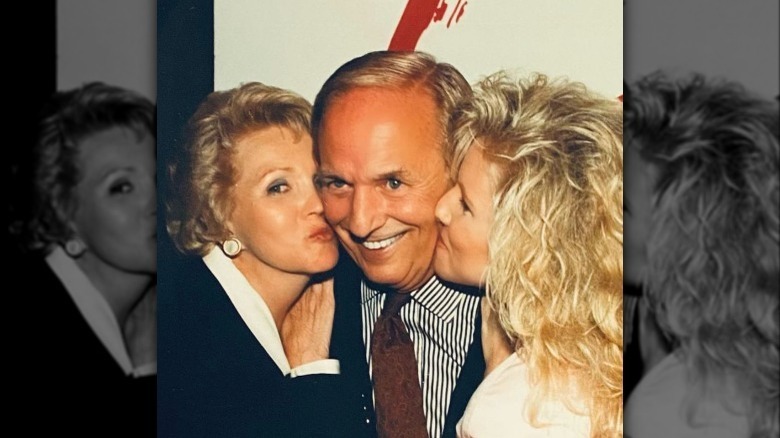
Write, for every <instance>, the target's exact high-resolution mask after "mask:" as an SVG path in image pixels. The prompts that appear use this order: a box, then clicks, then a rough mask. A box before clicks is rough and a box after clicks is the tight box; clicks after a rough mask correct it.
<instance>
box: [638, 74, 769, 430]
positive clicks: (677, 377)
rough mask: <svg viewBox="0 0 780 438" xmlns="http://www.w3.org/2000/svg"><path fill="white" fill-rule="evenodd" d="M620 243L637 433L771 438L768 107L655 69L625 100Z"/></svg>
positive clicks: (733, 88) (714, 84)
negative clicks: (628, 292)
mask: <svg viewBox="0 0 780 438" xmlns="http://www.w3.org/2000/svg"><path fill="white" fill-rule="evenodd" d="M625 111H626V130H627V132H628V135H627V142H626V144H627V145H628V148H627V153H626V169H627V172H626V175H627V176H628V177H627V179H626V208H627V210H626V214H625V216H626V225H627V227H628V228H629V231H630V232H629V233H628V234H627V235H626V248H629V247H631V248H635V251H636V254H632V257H631V258H628V260H629V261H630V262H631V263H634V262H636V263H637V264H638V267H637V268H636V269H628V271H627V272H632V273H633V274H632V276H633V277H634V278H629V275H628V274H627V278H626V280H627V281H633V282H635V283H638V284H641V285H642V290H643V294H644V295H643V297H642V301H640V306H641V307H644V308H646V309H647V312H643V313H644V314H645V315H646V316H645V317H644V318H643V320H642V322H641V323H640V324H639V328H640V333H639V334H640V336H639V342H640V346H642V343H645V344H648V343H650V342H648V341H654V340H655V339H659V338H660V339H662V340H663V341H665V342H664V343H666V344H668V347H669V350H668V351H663V350H661V351H660V354H658V353H656V354H652V355H651V354H649V353H648V352H650V351H651V349H649V348H647V347H645V348H641V350H643V352H644V357H643V359H644V362H645V369H646V373H645V375H644V377H643V378H642V380H641V381H640V382H639V384H638V385H637V387H636V389H635V390H634V391H633V392H632V393H631V397H630V398H629V400H628V403H627V404H626V432H627V434H629V435H631V436H632V437H634V438H637V437H640V438H641V437H651V436H652V437H655V436H686V437H748V436H750V437H770V436H775V437H776V436H778V432H779V431H780V427H779V426H778V414H779V413H780V408H779V404H778V394H779V393H780V379H778V375H780V364H778V358H780V354H779V353H778V351H779V350H778V345H779V344H780V342H779V335H778V333H780V332H779V331H778V310H779V306H778V302H779V300H778V293H777V290H778V283H779V281H778V279H779V278H780V244H779V242H780V238H779V234H778V233H780V220H779V219H778V209H779V205H780V202H779V201H780V179H779V177H778V174H779V173H780V144H779V143H778V110H777V104H776V102H771V101H767V100H764V99H760V98H757V97H754V96H751V95H750V94H749V93H748V92H746V91H745V90H744V89H743V88H742V87H741V86H740V85H738V84H735V83H730V82H725V81H715V80H711V79H706V78H704V77H703V76H700V75H694V76H691V77H688V78H684V79H681V80H672V79H670V78H668V77H667V76H665V75H664V74H662V73H655V74H652V75H649V76H647V77H645V78H642V79H640V80H639V81H638V82H637V83H636V84H634V85H633V86H632V87H631V88H630V89H629V90H628V94H627V99H626V109H625Z"/></svg>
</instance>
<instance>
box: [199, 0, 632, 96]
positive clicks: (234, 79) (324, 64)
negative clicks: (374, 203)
mask: <svg viewBox="0 0 780 438" xmlns="http://www.w3.org/2000/svg"><path fill="white" fill-rule="evenodd" d="M459 3H460V5H461V6H462V5H463V4H464V3H465V8H464V10H463V13H462V15H461V16H460V18H459V19H457V11H459V10H460V8H458V6H459ZM406 4H407V1H406V0H328V1H312V0H274V1H262V2H259V1H253V0H215V1H214V29H215V30H214V33H215V36H214V52H215V73H214V76H215V78H214V85H215V89H217V90H224V89H228V88H232V87H235V86H237V85H239V84H241V83H243V82H249V81H260V82H264V83H267V84H270V85H275V86H279V87H282V88H287V89H291V90H294V91H296V92H298V93H300V94H302V95H303V96H304V97H306V98H307V99H309V100H313V99H314V96H315V95H316V93H317V91H318V90H319V88H320V86H321V85H322V83H323V82H324V81H325V79H327V77H328V76H329V75H330V74H331V73H333V71H334V70H335V69H336V68H337V67H338V66H340V65H341V64H343V63H344V62H346V61H348V60H349V59H352V58H354V57H356V56H359V55H362V54H364V53H366V52H369V51H372V50H380V49H387V48H388V45H389V42H390V39H391V37H392V35H393V32H394V30H395V28H396V25H397V24H398V22H399V19H400V17H401V14H402V12H403V11H404V8H405V6H406ZM443 4H446V5H447V8H446V11H445V12H444V14H443V15H442V18H441V20H440V21H437V22H432V23H430V25H429V26H428V28H427V29H426V30H425V32H424V33H423V34H422V37H421V38H420V40H419V42H418V44H417V47H416V48H417V49H418V50H423V51H426V52H429V53H432V54H433V55H435V56H436V57H437V58H438V59H439V60H440V61H445V62H449V63H451V64H453V65H454V66H455V67H457V68H458V69H459V70H460V71H461V72H462V73H463V74H464V76H465V77H466V79H468V80H469V81H471V82H474V81H476V80H478V79H479V78H480V77H482V76H484V75H487V74H490V73H493V72H495V71H497V70H499V69H511V70H515V71H518V72H519V73H528V72H532V71H539V72H542V73H545V74H548V75H550V76H559V75H566V76H568V77H569V78H570V79H573V80H578V81H582V82H584V83H585V84H586V85H588V86H589V87H591V88H593V89H594V90H596V91H598V92H600V93H602V94H604V95H605V96H608V97H617V96H619V95H620V94H622V92H623V82H622V81H623V3H622V0H577V1H573V0H500V1H498V0H493V1H489V0H469V1H468V2H458V1H457V0H439V5H440V6H441V5H443ZM454 12H455V13H456V16H455V17H452V14H453V13H454ZM451 18H452V19H451ZM448 23H449V27H448V26H447V24H448Z"/></svg>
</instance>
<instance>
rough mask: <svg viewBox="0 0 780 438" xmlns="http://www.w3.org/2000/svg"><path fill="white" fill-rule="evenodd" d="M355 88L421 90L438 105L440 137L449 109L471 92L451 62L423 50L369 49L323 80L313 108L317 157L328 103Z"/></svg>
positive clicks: (440, 137) (441, 137)
mask: <svg viewBox="0 0 780 438" xmlns="http://www.w3.org/2000/svg"><path fill="white" fill-rule="evenodd" d="M357 88H383V89H388V90H399V91H414V90H420V91H423V92H425V93H428V95H430V96H431V98H433V101H434V103H435V105H436V108H437V109H438V125H439V139H440V142H441V143H440V144H439V146H442V145H443V143H444V141H445V139H446V137H447V136H446V132H447V123H448V120H449V116H450V113H451V112H452V110H453V109H454V108H455V105H457V104H458V102H460V101H461V100H462V99H464V98H467V97H470V96H471V87H470V86H469V83H468V81H466V79H465V78H464V77H463V75H462V74H461V73H460V72H459V71H458V70H457V69H456V68H455V67H453V66H452V65H450V64H447V63H443V62H437V61H436V58H434V57H433V56H431V55H429V54H427V53H424V52H391V51H377V52H370V53H367V54H365V55H363V56H360V57H358V58H355V59H353V60H351V61H349V62H347V63H346V64H344V65H342V66H341V67H339V68H338V70H336V71H335V72H334V73H333V74H332V75H331V76H330V77H329V78H328V80H326V81H325V84H323V86H322V88H321V89H320V92H319V93H317V97H316V98H315V99H314V108H313V110H312V123H311V124H312V131H311V132H312V139H313V140H314V148H315V149H314V150H315V155H316V157H317V159H318V160H319V147H318V145H317V143H318V142H317V134H318V133H319V129H320V124H321V123H322V119H323V117H324V115H325V111H326V110H327V108H328V106H329V105H330V104H331V103H332V102H333V101H334V100H335V99H337V98H338V97H339V96H342V95H344V94H346V93H347V92H349V91H352V90H354V89H357Z"/></svg>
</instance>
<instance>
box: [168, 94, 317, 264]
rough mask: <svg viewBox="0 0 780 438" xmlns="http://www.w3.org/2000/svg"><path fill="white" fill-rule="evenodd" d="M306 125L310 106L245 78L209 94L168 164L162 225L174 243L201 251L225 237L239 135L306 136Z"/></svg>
mask: <svg viewBox="0 0 780 438" xmlns="http://www.w3.org/2000/svg"><path fill="white" fill-rule="evenodd" d="M310 123H311V104H310V103H309V102H308V101H307V100H306V99H304V98H303V97H301V96H299V95H298V94H296V93H293V92H291V91H287V90H283V89H281V88H276V87H272V86H268V85H264V84H261V83H259V82H250V83H246V84H243V85H241V86H239V87H236V88H233V89H231V90H228V91H215V92H213V93H211V94H210V95H209V96H208V97H207V98H206V100H205V101H204V102H203V103H201V105H200V106H199V107H198V110H197V111H196V112H195V114H194V115H193V116H192V118H191V119H190V122H189V126H188V131H189V139H188V142H187V150H186V152H185V153H184V154H181V155H179V156H178V157H177V158H178V161H177V162H175V163H173V164H172V165H171V166H170V167H169V174H170V178H171V190H172V193H171V194H170V196H168V202H167V205H166V208H167V213H168V216H167V229H168V233H169V234H170V235H171V237H172V238H173V241H174V243H175V244H176V247H177V248H178V249H179V250H180V251H182V252H184V253H190V254H198V255H205V254H206V253H207V252H208V251H209V250H211V248H213V247H214V245H215V244H216V243H218V242H221V241H224V240H225V239H227V238H229V237H230V236H229V235H228V234H229V230H227V228H226V227H225V223H226V220H227V216H228V215H229V214H230V211H231V210H232V208H233V205H234V204H233V200H232V197H231V196H230V187H231V186H232V185H233V184H234V183H235V178H236V177H237V172H236V168H235V165H234V163H233V160H232V157H233V154H234V150H235V149H234V148H235V145H236V143H238V141H239V140H240V139H241V138H242V137H243V136H244V135H246V134H249V133H251V132H252V131H257V130H260V129H265V128H269V127H284V128H288V129H290V130H291V131H293V133H294V134H295V135H296V136H297V137H298V138H300V137H301V136H303V135H309V129H310V127H311V125H310ZM296 141H297V139H296Z"/></svg>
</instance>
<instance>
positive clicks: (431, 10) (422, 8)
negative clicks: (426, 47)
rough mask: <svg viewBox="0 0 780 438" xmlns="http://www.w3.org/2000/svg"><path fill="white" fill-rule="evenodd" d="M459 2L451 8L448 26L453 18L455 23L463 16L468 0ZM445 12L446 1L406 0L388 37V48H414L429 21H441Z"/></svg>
mask: <svg viewBox="0 0 780 438" xmlns="http://www.w3.org/2000/svg"><path fill="white" fill-rule="evenodd" d="M461 2H462V0H458V3H457V4H456V5H455V8H454V9H453V10H452V13H451V14H450V18H449V20H447V27H448V28H449V27H450V24H452V19H453V18H455V23H457V22H458V20H460V17H461V16H463V12H464V11H465V8H466V4H468V2H466V1H463V2H462V4H461ZM445 12H447V2H446V1H444V0H408V1H407V2H406V7H405V8H404V12H403V14H401V19H400V20H399V21H398V26H396V28H395V32H394V33H393V37H392V38H391V39H390V47H388V50H415V48H416V47H417V42H418V41H420V37H421V36H422V34H423V32H425V29H427V28H428V25H430V24H431V22H438V21H441V19H442V18H444V14H445Z"/></svg>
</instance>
